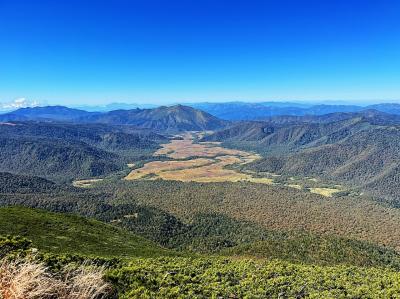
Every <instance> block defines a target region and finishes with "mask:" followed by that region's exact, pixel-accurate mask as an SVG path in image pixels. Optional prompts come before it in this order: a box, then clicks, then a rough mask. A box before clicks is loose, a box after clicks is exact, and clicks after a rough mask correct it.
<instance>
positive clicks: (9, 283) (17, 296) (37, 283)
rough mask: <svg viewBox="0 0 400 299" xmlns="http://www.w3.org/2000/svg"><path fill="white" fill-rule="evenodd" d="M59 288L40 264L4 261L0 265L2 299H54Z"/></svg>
mask: <svg viewBox="0 0 400 299" xmlns="http://www.w3.org/2000/svg"><path fill="white" fill-rule="evenodd" d="M61 286H62V283H61V282H59V281H57V280H56V279H54V278H52V277H51V276H50V274H49V273H48V272H47V269H46V267H45V266H44V265H43V264H41V263H33V262H27V261H20V260H18V261H6V260H4V261H2V262H1V264H0V294H1V295H0V298H2V299H36V298H43V299H45V298H55V296H56V294H57V292H58V290H59V288H60V287H61Z"/></svg>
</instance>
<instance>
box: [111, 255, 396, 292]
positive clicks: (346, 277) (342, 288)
mask: <svg viewBox="0 0 400 299" xmlns="http://www.w3.org/2000/svg"><path fill="white" fill-rule="evenodd" d="M108 278H109V280H110V281H111V282H112V283H113V284H114V286H115V287H116V288H117V289H118V291H119V293H120V295H121V297H120V298H398V297H399V295H400V273H398V272H395V271H391V270H385V269H379V268H356V267H349V266H335V267H320V266H307V265H302V264H291V263H287V262H281V261H267V262H256V261H252V260H234V261H233V260H229V259H220V258H215V259H212V258H197V259H190V258H160V259H136V260H133V261H132V262H131V263H130V264H129V265H128V266H125V267H122V268H120V269H116V270H113V271H111V272H110V273H109V275H108Z"/></svg>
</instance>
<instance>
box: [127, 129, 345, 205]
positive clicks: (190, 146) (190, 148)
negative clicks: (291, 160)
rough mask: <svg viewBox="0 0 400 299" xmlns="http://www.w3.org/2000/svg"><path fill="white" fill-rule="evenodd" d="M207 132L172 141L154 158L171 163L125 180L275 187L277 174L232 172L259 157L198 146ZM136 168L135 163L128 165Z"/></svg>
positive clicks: (215, 146)
mask: <svg viewBox="0 0 400 299" xmlns="http://www.w3.org/2000/svg"><path fill="white" fill-rule="evenodd" d="M202 136H204V133H203V132H201V133H198V132H188V133H185V134H182V135H176V136H175V137H179V138H180V139H173V140H171V141H170V142H169V143H167V144H163V145H162V148H160V149H159V150H157V151H156V152H155V153H154V156H155V157H157V156H167V157H169V158H172V159H174V160H172V161H152V162H148V163H146V164H145V165H144V166H143V167H141V168H138V169H134V170H132V171H131V172H130V173H129V174H128V175H127V176H126V177H125V179H126V180H139V179H142V180H155V179H163V180H172V181H181V182H200V183H213V182H238V181H248V182H253V183H260V184H268V185H271V184H275V182H274V177H279V175H277V174H268V175H267V176H268V177H256V175H257V174H256V173H254V172H252V171H246V172H239V171H238V170H236V169H232V168H231V169H230V168H229V166H232V165H244V164H246V163H250V162H253V161H255V160H257V159H259V158H260V156H259V155H258V154H254V153H250V152H246V151H241V150H235V149H228V148H224V147H222V146H221V145H220V142H199V143H195V142H194V140H195V137H197V138H200V137H202ZM129 165H132V166H134V164H129ZM308 179H310V181H312V182H317V181H318V180H317V179H315V178H308ZM289 180H290V181H292V182H291V183H289V184H284V185H285V186H287V187H290V188H295V189H299V190H300V189H303V187H302V186H301V185H300V184H299V183H298V182H297V180H296V179H295V178H294V177H291V178H289ZM309 190H310V192H311V193H317V194H320V195H324V196H326V197H331V196H332V195H333V194H334V193H335V192H339V191H341V189H340V186H338V188H337V189H335V188H318V187H315V188H310V189H309Z"/></svg>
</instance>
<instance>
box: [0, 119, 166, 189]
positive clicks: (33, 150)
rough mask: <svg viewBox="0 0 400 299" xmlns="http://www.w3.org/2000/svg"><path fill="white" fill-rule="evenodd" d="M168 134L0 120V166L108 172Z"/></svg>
mask: <svg viewBox="0 0 400 299" xmlns="http://www.w3.org/2000/svg"><path fill="white" fill-rule="evenodd" d="M166 140H167V138H166V137H165V136H163V135H160V134H156V133H154V132H151V131H148V130H144V129H139V128H136V127H132V126H124V127H118V126H106V125H79V124H59V123H43V122H42V123H36V122H14V123H6V124H1V125H0V149H1V151H0V171H4V172H12V173H17V174H29V175H35V176H42V177H46V178H50V179H56V180H58V181H67V180H71V179H77V178H88V177H96V176H101V175H106V174H110V173H113V172H115V171H118V170H121V169H124V168H125V167H126V164H127V163H131V162H132V161H134V160H136V159H139V158H142V157H146V156H148V155H150V154H151V153H152V152H153V151H155V150H156V149H157V148H158V147H159V144H160V143H162V142H165V141H166Z"/></svg>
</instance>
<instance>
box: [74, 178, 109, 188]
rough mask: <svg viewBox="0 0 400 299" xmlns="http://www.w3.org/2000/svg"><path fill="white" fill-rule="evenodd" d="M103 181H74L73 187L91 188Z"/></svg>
mask: <svg viewBox="0 0 400 299" xmlns="http://www.w3.org/2000/svg"><path fill="white" fill-rule="evenodd" d="M102 180H103V179H88V180H79V181H73V182H72V185H73V186H74V187H78V188H88V187H91V186H92V185H93V184H94V183H97V182H101V181H102Z"/></svg>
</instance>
